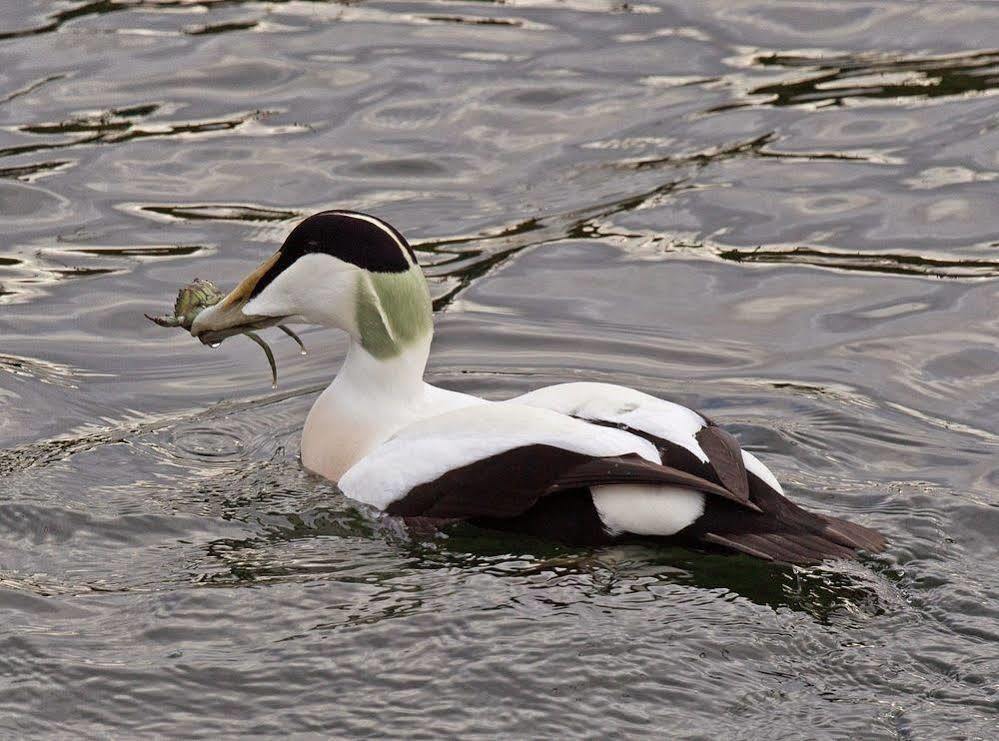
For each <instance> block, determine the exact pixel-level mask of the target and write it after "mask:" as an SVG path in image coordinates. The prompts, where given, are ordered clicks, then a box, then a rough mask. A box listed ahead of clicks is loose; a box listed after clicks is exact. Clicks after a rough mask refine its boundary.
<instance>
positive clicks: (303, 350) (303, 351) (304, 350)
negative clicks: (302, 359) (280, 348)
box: [298, 348, 309, 355]
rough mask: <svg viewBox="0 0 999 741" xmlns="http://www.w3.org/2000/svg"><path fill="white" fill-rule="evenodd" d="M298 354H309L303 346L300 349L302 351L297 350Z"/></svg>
mask: <svg viewBox="0 0 999 741" xmlns="http://www.w3.org/2000/svg"><path fill="white" fill-rule="evenodd" d="M298 354H299V355H308V354H309V351H308V350H306V349H304V348H303V349H302V351H301V352H299V353H298Z"/></svg>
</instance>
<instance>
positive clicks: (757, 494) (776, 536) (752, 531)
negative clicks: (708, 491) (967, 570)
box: [678, 474, 886, 564]
mask: <svg viewBox="0 0 999 741" xmlns="http://www.w3.org/2000/svg"><path fill="white" fill-rule="evenodd" d="M749 492H750V501H752V502H753V503H754V504H755V505H756V506H758V507H759V508H760V509H761V510H762V512H760V513H756V512H751V511H747V510H746V509H745V508H744V507H740V506H739V505H737V504H734V503H732V502H729V501H727V500H724V499H720V498H718V497H708V498H707V502H706V506H705V510H704V514H703V515H701V517H699V518H698V519H697V521H696V522H695V523H694V524H693V525H691V526H690V527H688V528H687V529H686V530H683V531H681V532H680V533H678V535H679V536H680V537H682V538H683V539H684V540H686V541H688V542H694V543H699V544H707V545H711V546H716V547H721V548H724V549H726V550H732V551H738V552H740V553H745V554H747V555H750V556H755V557H757V558H763V559H766V560H768V561H782V562H785V563H795V564H808V563H817V562H819V561H822V560H823V559H826V558H854V557H856V555H857V552H858V551H869V552H872V553H876V552H878V551H882V550H884V548H885V545H886V542H885V538H884V536H882V535H881V533H879V532H877V531H876V530H872V529H870V528H867V527H864V526H863V525H857V524H855V523H852V522H848V521H846V520H841V519H839V518H838V517H829V516H827V515H820V514H815V513H813V512H809V511H808V510H805V509H802V508H801V507H799V506H798V505H796V504H795V503H794V502H792V501H790V500H789V499H787V498H786V497H784V496H782V495H780V494H778V493H777V492H776V491H774V490H773V489H771V488H770V487H769V486H767V485H766V484H764V483H763V481H762V480H761V479H760V478H759V477H757V476H755V475H753V474H749Z"/></svg>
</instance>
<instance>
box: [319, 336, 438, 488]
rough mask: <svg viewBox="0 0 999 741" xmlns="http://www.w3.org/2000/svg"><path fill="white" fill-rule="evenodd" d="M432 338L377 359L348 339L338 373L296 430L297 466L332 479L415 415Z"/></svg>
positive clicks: (341, 473)
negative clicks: (299, 444)
mask: <svg viewBox="0 0 999 741" xmlns="http://www.w3.org/2000/svg"><path fill="white" fill-rule="evenodd" d="M431 337H432V334H431V333H428V334H427V335H426V337H424V338H420V339H417V340H415V341H414V342H412V343H411V344H409V345H407V346H406V347H405V348H403V349H402V350H401V351H400V352H399V354H398V355H396V356H394V357H392V358H388V359H378V358H376V357H374V356H373V355H371V353H369V352H368V351H367V350H365V349H364V348H363V347H362V346H361V343H360V342H359V341H358V340H357V339H355V338H353V337H352V338H351V342H350V348H349V349H348V351H347V357H346V358H345V359H344V361H343V365H342V366H341V368H340V372H339V373H337V376H336V378H334V379H333V382H332V383H331V384H330V385H329V386H328V387H327V389H326V390H325V391H323V393H322V394H320V395H319V398H318V399H316V402H315V404H313V406H312V410H311V411H310V412H309V416H308V418H307V419H306V420H305V429H304V430H303V431H302V464H303V465H304V466H305V467H306V468H307V469H309V470H310V471H313V472H314V473H318V474H319V475H321V476H324V477H325V478H328V479H330V480H332V481H337V480H338V479H339V478H340V476H342V475H343V474H344V472H346V471H347V469H349V468H350V467H351V466H352V465H354V463H356V462H357V461H358V460H360V459H361V458H363V457H364V456H365V455H366V454H367V453H368V452H369V451H370V450H371V449H372V448H374V447H375V446H376V445H378V444H379V443H381V442H383V441H384V440H386V439H387V438H389V437H390V436H391V435H392V434H394V433H395V432H396V431H397V430H398V429H399V428H400V427H402V426H404V425H406V424H408V423H409V422H412V421H413V420H414V419H416V418H418V417H419V415H420V408H421V407H422V406H423V402H424V394H425V388H426V387H425V384H424V383H423V371H424V369H425V368H426V365H427V357H428V356H429V354H430V340H431Z"/></svg>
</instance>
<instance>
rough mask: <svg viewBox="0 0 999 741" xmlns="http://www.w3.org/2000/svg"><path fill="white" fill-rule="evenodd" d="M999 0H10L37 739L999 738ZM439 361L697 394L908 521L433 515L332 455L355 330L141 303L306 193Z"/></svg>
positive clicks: (8, 108) (1, 35) (7, 226)
mask: <svg viewBox="0 0 999 741" xmlns="http://www.w3.org/2000/svg"><path fill="white" fill-rule="evenodd" d="M997 93H999V7H997V6H996V5H995V4H993V3H988V2H970V1H965V2H946V3H944V2H918V3H917V2H902V1H899V2H839V3H834V2H823V3H814V2H806V1H805V0H800V1H799V2H762V1H758V2H722V1H721V0H719V1H716V2H697V3H694V2H675V3H668V2H653V3H638V4H630V3H628V4H625V3H610V2H600V1H599V0H592V1H587V0H567V1H566V2H555V1H553V0H537V1H533V0H508V1H507V2H503V3H490V2H351V3H343V4H340V3H326V2H287V3H283V2H235V1H229V2H207V1H206V2H184V1H182V0H176V1H174V2H153V1H151V0H147V1H146V2H141V1H132V2H124V1H122V2H116V1H115V0H104V1H100V2H87V3H81V2H30V1H29V0H15V2H12V3H3V4H2V5H0V224H2V225H3V244H2V246H0V410H2V411H0V447H2V450H0V735H2V736H4V737H11V738H13V737H39V736H50V735H51V736H60V737H66V738H79V737H83V736H89V737H102V738H105V737H123V738H133V737H151V736H177V737H181V736H182V737H203V738H218V737H226V736H234V735H236V734H257V735H267V736H272V735H281V736H285V735H287V736H293V737H298V736H301V735H305V736H307V735H315V736H319V737H326V736H336V737H345V736H358V735H360V736H373V737H386V736H392V737H397V736H400V737H407V738H429V737H442V736H460V737H463V738H469V737H504V738H528V737H532V738H533V737H539V738H540V737H544V738H566V737H572V738H594V739H597V738H600V739H602V738H609V737H629V738H630V737H643V738H644V737H647V738H676V737H683V738H704V739H716V738H746V739H756V738H768V739H770V738H902V739H941V738H980V739H992V738H995V737H996V736H997V735H999V576H997V570H996V562H997V558H999V508H997V503H999V496H997V491H999V454H997V453H999V429H997V428H999V424H997V419H999V345H997V341H999V198H997V196H999V154H997V152H999V95H997ZM330 207H345V208H357V209H362V210H366V211H370V212H374V213H376V214H378V215H380V216H382V217H384V218H386V219H388V220H389V221H391V222H392V223H394V224H395V225H396V226H398V227H399V228H400V229H401V230H402V231H403V232H404V233H406V234H407V235H408V236H409V237H410V240H411V241H412V242H413V243H414V244H415V246H416V248H417V250H418V253H419V255H420V258H421V260H422V262H423V263H424V265H425V267H426V268H427V270H428V272H429V273H430V274H431V275H432V276H433V279H432V280H433V290H434V294H435V296H436V298H437V308H438V312H437V318H436V319H437V327H438V338H437V340H436V343H435V347H434V354H433V358H432V364H431V376H432V379H433V380H435V381H436V382H439V383H441V384H442V385H445V386H449V387H452V388H457V389H461V390H464V391H469V392H473V393H478V394H483V395H486V396H489V397H491V398H503V397H505V396H509V395H512V394H514V393H517V392H520V391H523V390H527V389H530V388H533V387H536V386H539V385H542V384H546V383H552V382H556V381H559V380H565V379H597V380H610V381H614V382H618V383H625V384H629V385H633V386H636V387H638V388H641V389H643V390H646V391H649V392H652V393H657V394H660V395H664V396H667V397H669V398H673V399H675V400H677V401H681V402H684V403H688V404H691V405H694V406H697V407H699V408H702V409H704V410H705V411H706V412H707V413H709V414H710V415H711V416H713V417H714V418H715V419H717V420H718V421H719V422H723V423H725V424H726V425H727V426H728V427H729V428H730V429H732V430H733V431H734V432H735V433H736V434H737V435H738V436H739V438H740V439H741V440H742V442H743V443H744V444H745V445H746V447H747V448H749V449H751V450H753V451H754V452H755V453H756V454H757V455H758V456H760V457H761V458H762V459H763V460H765V461H766V462H767V463H768V464H769V465H770V467H771V468H772V469H773V470H774V471H775V472H776V473H777V474H778V476H779V477H780V478H781V479H782V480H783V481H784V482H785V488H786V489H787V490H788V491H789V493H790V494H791V495H792V496H793V497H794V498H795V499H796V500H798V501H799V502H802V503H804V504H806V505H807V506H809V507H812V508H814V509H816V510H819V511H823V512H827V513H831V514H835V515H838V516H846V517H850V518H854V519H856V520H858V521H860V522H863V523H865V524H868V525H871V526H874V527H877V528H879V529H881V530H882V531H884V532H885V533H886V534H887V535H888V536H889V538H890V539H891V547H890V548H889V550H888V551H887V552H886V553H885V554H883V555H881V556H878V557H876V558H869V559H866V560H863V561H861V562H859V563H855V564H839V563H833V564H828V565H826V566H824V567H822V568H814V569H799V570H790V569H782V568H779V567H774V566H768V565H765V564H760V563H757V562H754V561H751V560H749V559H745V558H725V557H718V556H713V557H707V556H702V555H698V554H694V553H691V552H687V551H681V550H654V549H648V548H638V547H629V548H620V549H610V550H603V551H597V552H585V551H571V550H566V549H564V548H559V547H558V546H554V545H552V544H546V543H539V542H533V541H525V540H512V539H500V538H495V537H492V536H487V535H484V534H482V533H476V532H471V531H462V532H458V533H455V534H454V535H453V536H452V537H451V538H449V539H446V540H438V541H429V542H414V541H412V540H410V539H409V538H408V537H406V536H405V534H404V533H402V532H401V531H400V530H399V529H398V528H397V527H395V526H393V524H392V523H391V522H388V521H378V520H376V519H374V518H372V517H371V516H370V515H369V514H368V513H365V512H362V511H359V510H357V509H355V508H353V507H352V506H351V505H350V504H348V502H347V501H346V500H345V499H344V498H343V497H342V496H340V495H339V494H338V493H337V492H336V490H335V489H334V487H332V486H331V485H328V484H325V483H323V482H321V481H318V480H316V479H314V478H311V477H309V476H308V475H306V474H305V473H303V471H302V470H301V468H300V465H299V463H298V460H297V449H298V438H299V434H300V428H301V424H302V422H303V420H304V416H305V414H306V412H307V410H308V408H309V406H310V404H311V402H312V400H313V398H314V396H315V394H316V393H317V391H318V390H319V389H320V388H321V387H322V386H323V385H325V383H327V382H328V380H329V379H330V378H331V376H332V374H333V373H334V372H335V370H336V368H337V365H338V363H339V360H340V357H341V356H342V353H343V350H344V343H343V340H342V339H341V338H340V337H339V336H337V335H336V334H335V333H332V332H327V331H320V330H314V329H312V330H306V331H305V332H304V333H303V336H304V339H305V341H306V342H307V344H308V345H309V346H310V348H311V353H310V354H309V355H308V356H307V357H304V358H303V357H299V356H298V355H297V354H296V348H295V347H294V345H293V344H292V343H291V342H290V341H289V340H287V339H286V338H281V337H280V335H277V334H276V333H275V350H276V351H277V355H278V363H279V369H280V372H281V384H280V387H279V389H278V391H276V392H273V391H271V389H270V387H269V376H268V371H267V369H266V364H265V361H264V358H263V356H262V354H261V353H260V352H259V349H258V348H257V347H255V346H254V345H253V344H252V343H250V342H249V341H244V340H239V339H236V340H232V341H230V342H227V343H226V344H225V346H224V347H223V348H220V349H219V350H215V351H210V350H208V349H205V348H202V347H200V346H199V345H198V344H197V343H196V342H194V341H193V340H191V338H189V337H185V336H184V335H182V333H179V332H167V331H166V330H162V329H159V328H157V327H155V326H153V325H152V324H150V323H148V322H146V321H145V320H144V319H143V318H142V313H143V312H144V311H155V312H163V311H166V309H167V308H168V306H169V303H170V301H171V297H172V295H173V293H174V292H175V290H176V288H177V287H178V286H179V285H182V284H183V283H186V282H187V281H188V280H190V279H191V278H193V277H196V276H198V277H202V278H211V279H214V280H216V281H218V282H219V283H220V284H222V285H226V286H228V285H232V284H233V283H234V282H235V281H236V280H238V279H239V278H240V277H241V276H242V275H243V274H244V273H245V272H246V271H247V270H248V269H249V268H251V267H252V266H253V265H255V264H256V263H258V262H259V261H260V260H261V259H262V258H264V257H265V256H267V255H269V254H270V253H271V252H272V251H273V249H274V247H275V246H276V245H277V244H278V243H279V242H280V241H281V239H282V238H283V237H284V235H285V234H286V233H287V231H288V230H289V229H290V227H291V226H292V225H293V224H294V223H295V221H296V220H297V219H299V218H300V217H301V216H303V215H305V214H308V213H311V212H313V211H317V210H321V209H323V208H330Z"/></svg>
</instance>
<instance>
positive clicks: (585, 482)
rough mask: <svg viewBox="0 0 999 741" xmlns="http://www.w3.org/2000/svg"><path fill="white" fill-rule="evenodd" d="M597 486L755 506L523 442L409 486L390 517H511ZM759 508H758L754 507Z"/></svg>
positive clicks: (665, 476)
mask: <svg viewBox="0 0 999 741" xmlns="http://www.w3.org/2000/svg"><path fill="white" fill-rule="evenodd" d="M601 484H651V485H669V486H681V487H685V488H688V489H695V490H697V491H703V492H705V493H707V494H713V495H715V496H718V497H721V498H723V499H728V500H730V501H732V502H733V504H735V505H736V506H739V507H744V508H747V509H750V510H757V508H756V507H755V505H753V504H751V503H749V502H748V501H745V502H743V501H740V500H738V499H737V498H735V497H734V496H733V495H732V493H731V492H730V491H728V490H727V489H725V488H724V487H722V486H719V485H718V484H716V483H713V482H711V481H707V480H705V479H702V478H700V477H698V476H695V475H693V474H690V473H687V472H684V471H680V470H677V469H674V468H670V467H668V466H663V465H660V464H657V463H651V462H649V461H646V460H644V459H642V458H640V457H638V456H635V455H628V456H619V457H608V458H598V457H594V456H589V455H585V454H582V453H575V452H572V451H569V450H564V449H562V448H558V447H554V446H551V445H526V446H522V447H519V448H514V449H512V450H508V451H506V452H504V453H499V454H497V455H494V456H490V457H488V458H483V459H481V460H478V461H475V462H473V463H470V464H468V465H465V466H462V467H461V468H456V469H453V470H451V471H448V472H447V473H445V474H444V475H442V476H440V477H439V478H437V479H434V480H433V481H428V482H427V483H424V484H420V485H418V486H415V487H413V488H412V489H410V491H409V492H408V493H407V494H406V495H405V496H403V497H402V498H400V499H398V500H396V501H394V502H393V503H392V504H390V505H389V506H388V508H387V510H386V511H387V512H388V513H389V514H392V515H400V516H403V517H432V518H441V519H453V518H459V519H466V520H471V519H476V518H481V517H487V518H498V519H502V518H512V517H517V516H519V515H522V514H523V513H524V512H526V511H527V510H529V509H530V508H531V507H533V506H535V505H536V504H537V503H538V501H539V500H540V499H541V498H543V497H546V496H550V495H553V494H556V493H559V492H568V491H581V492H586V491H588V489H589V487H591V486H599V485H601ZM757 511H758V510H757Z"/></svg>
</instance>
